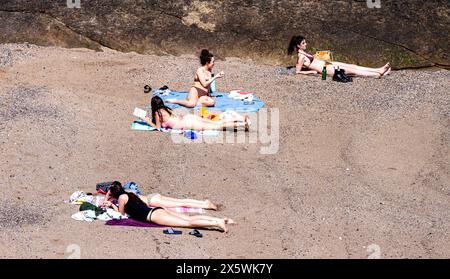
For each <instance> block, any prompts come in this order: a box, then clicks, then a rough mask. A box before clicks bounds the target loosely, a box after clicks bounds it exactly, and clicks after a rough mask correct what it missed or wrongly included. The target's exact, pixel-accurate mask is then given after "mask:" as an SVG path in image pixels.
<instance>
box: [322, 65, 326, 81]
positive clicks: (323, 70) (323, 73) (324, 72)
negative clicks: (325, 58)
mask: <svg viewBox="0 0 450 279" xmlns="http://www.w3.org/2000/svg"><path fill="white" fill-rule="evenodd" d="M326 79H327V66H323V69H322V80H326Z"/></svg>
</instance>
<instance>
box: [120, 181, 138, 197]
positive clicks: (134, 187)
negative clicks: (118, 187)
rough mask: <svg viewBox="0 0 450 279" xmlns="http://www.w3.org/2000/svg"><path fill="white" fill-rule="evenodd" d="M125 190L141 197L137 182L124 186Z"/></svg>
mask: <svg viewBox="0 0 450 279" xmlns="http://www.w3.org/2000/svg"><path fill="white" fill-rule="evenodd" d="M123 189H125V190H129V191H131V192H133V193H135V194H136V195H140V194H141V191H140V190H139V185H138V184H137V183H136V182H133V181H129V182H127V183H125V184H124V185H123Z"/></svg>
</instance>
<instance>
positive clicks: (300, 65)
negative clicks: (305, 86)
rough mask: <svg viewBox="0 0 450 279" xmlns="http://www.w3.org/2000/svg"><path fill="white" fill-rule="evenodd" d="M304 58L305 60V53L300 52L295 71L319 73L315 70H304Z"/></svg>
mask: <svg viewBox="0 0 450 279" xmlns="http://www.w3.org/2000/svg"><path fill="white" fill-rule="evenodd" d="M304 60H305V57H304V56H303V55H301V54H299V57H298V59H297V64H296V65H295V73H296V74H300V75H310V74H317V72H316V71H314V70H309V71H302V68H303V62H304Z"/></svg>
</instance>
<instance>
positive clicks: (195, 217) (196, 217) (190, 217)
mask: <svg viewBox="0 0 450 279" xmlns="http://www.w3.org/2000/svg"><path fill="white" fill-rule="evenodd" d="M168 212H169V214H172V215H175V216H177V217H179V218H181V219H184V220H187V221H190V220H209V221H217V222H220V221H221V220H224V221H225V224H234V220H233V219H230V218H227V217H225V218H217V217H212V216H208V215H186V214H183V213H178V212H174V211H168Z"/></svg>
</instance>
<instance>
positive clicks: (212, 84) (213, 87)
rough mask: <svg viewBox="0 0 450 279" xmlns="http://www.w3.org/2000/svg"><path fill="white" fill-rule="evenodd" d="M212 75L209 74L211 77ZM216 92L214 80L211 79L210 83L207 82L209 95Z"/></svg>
mask: <svg viewBox="0 0 450 279" xmlns="http://www.w3.org/2000/svg"><path fill="white" fill-rule="evenodd" d="M213 77H214V74H211V78H213ZM214 93H216V80H213V81H212V82H211V83H210V84H209V95H212V94H214Z"/></svg>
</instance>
